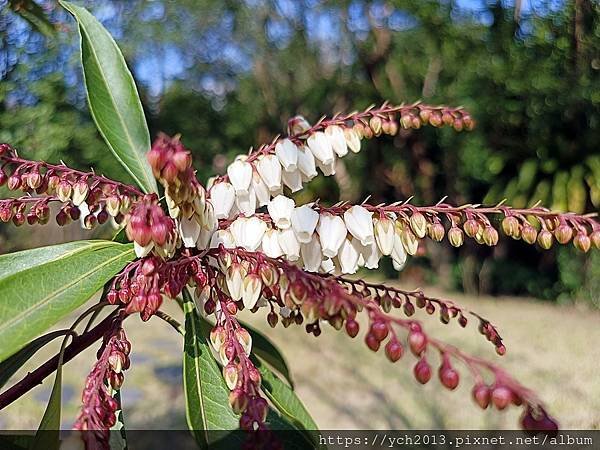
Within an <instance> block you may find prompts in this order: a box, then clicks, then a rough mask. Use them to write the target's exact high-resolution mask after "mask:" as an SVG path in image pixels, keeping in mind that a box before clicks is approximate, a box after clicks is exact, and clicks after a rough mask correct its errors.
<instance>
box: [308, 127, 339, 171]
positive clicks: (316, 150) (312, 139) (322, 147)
mask: <svg viewBox="0 0 600 450" xmlns="http://www.w3.org/2000/svg"><path fill="white" fill-rule="evenodd" d="M306 145H308V148H309V149H310V151H311V152H312V154H313V155H314V157H315V158H316V159H317V160H318V161H320V162H321V163H322V164H325V165H328V164H331V163H332V162H333V160H334V158H335V155H334V153H333V147H332V146H331V142H329V139H327V136H326V135H325V133H323V132H322V131H317V132H316V133H313V134H312V135H310V136H309V137H308V139H307V140H306Z"/></svg>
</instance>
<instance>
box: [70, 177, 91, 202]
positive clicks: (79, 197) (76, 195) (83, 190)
mask: <svg viewBox="0 0 600 450" xmlns="http://www.w3.org/2000/svg"><path fill="white" fill-rule="evenodd" d="M89 191H90V187H89V186H88V184H87V181H85V180H80V181H78V182H77V183H75V186H73V204H74V205H75V206H79V205H81V204H82V203H83V202H84V200H85V199H86V197H87V195H88V193H89Z"/></svg>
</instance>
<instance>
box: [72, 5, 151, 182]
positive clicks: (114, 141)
mask: <svg viewBox="0 0 600 450" xmlns="http://www.w3.org/2000/svg"><path fill="white" fill-rule="evenodd" d="M60 4H61V5H62V6H63V7H64V8H65V9H66V10H67V11H69V12H70V13H71V14H72V15H73V17H75V19H76V20H77V23H78V24H79V35H80V38H81V63H82V66H83V74H84V78H85V86H86V90H87V96H88V102H89V105H90V111H91V113H92V117H93V118H94V121H95V122H96V126H97V127H98V130H99V131H100V134H102V137H104V140H105V141H106V143H107V144H108V147H109V148H110V150H111V151H112V152H113V154H114V155H115V156H116V158H117V159H118V160H119V162H120V163H121V164H122V165H123V166H124V167H125V169H127V171H128V172H129V173H130V174H131V176H132V177H133V178H134V180H135V181H136V183H137V184H138V185H139V186H140V187H141V188H142V189H143V190H144V191H145V192H156V191H157V187H156V180H155V179H154V176H153V175H152V169H151V168H150V165H149V164H148V162H147V161H146V152H147V151H148V150H150V134H149V132H148V125H147V124H146V119H145V117H144V111H143V109H142V103H141V102H140V98H139V95H138V92H137V89H136V86H135V82H134V80H133V76H132V75H131V72H130V71H129V69H128V68H127V64H126V63H125V58H123V54H122V53H121V50H120V49H119V47H118V46H117V44H116V43H115V41H114V39H113V38H112V36H111V35H110V33H109V32H108V31H107V30H106V29H105V28H104V27H103V26H102V24H101V23H100V22H98V20H96V18H95V17H94V16H92V15H91V14H90V13H89V12H88V11H87V10H86V9H85V8H82V7H80V6H76V5H74V4H72V3H69V2H66V1H61V2H60Z"/></svg>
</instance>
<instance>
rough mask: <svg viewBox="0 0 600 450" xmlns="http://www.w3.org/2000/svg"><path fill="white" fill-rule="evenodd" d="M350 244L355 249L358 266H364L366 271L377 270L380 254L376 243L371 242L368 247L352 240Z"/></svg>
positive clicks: (356, 240)
mask: <svg viewBox="0 0 600 450" xmlns="http://www.w3.org/2000/svg"><path fill="white" fill-rule="evenodd" d="M352 243H353V244H354V246H355V247H356V249H357V250H358V253H359V255H360V256H359V262H358V265H359V266H361V267H362V266H364V267H366V268H367V269H377V268H378V267H379V259H380V258H381V252H380V251H379V247H378V246H377V243H376V242H374V241H373V242H372V243H371V244H369V245H362V244H361V243H360V242H359V241H358V239H353V240H352Z"/></svg>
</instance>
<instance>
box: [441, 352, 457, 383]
mask: <svg viewBox="0 0 600 450" xmlns="http://www.w3.org/2000/svg"><path fill="white" fill-rule="evenodd" d="M438 375H439V377H440V381H441V383H442V384H443V385H444V386H445V387H447V388H448V389H450V390H454V389H456V387H457V386H458V382H459V380H460V376H459V375H458V372H457V371H456V370H454V369H453V368H452V366H451V365H450V361H448V360H447V358H446V357H444V362H443V363H442V365H441V366H440V369H439V371H438Z"/></svg>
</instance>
